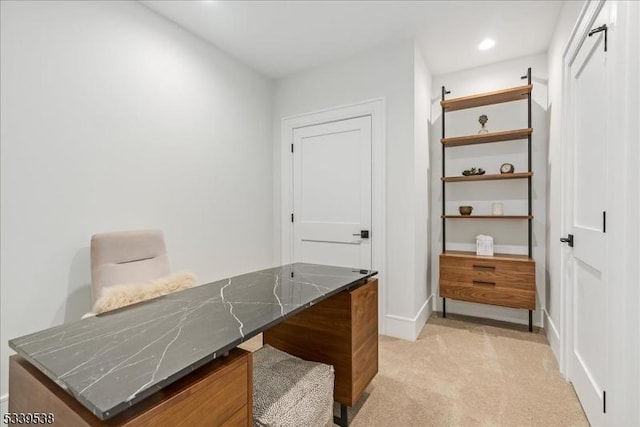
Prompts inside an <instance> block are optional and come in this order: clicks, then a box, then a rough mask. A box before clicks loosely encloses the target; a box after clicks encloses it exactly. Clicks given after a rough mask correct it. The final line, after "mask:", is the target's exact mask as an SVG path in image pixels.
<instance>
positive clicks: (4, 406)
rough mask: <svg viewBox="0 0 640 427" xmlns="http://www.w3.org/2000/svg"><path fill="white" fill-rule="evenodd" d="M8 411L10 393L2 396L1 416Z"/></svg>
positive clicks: (0, 400) (0, 402)
mask: <svg viewBox="0 0 640 427" xmlns="http://www.w3.org/2000/svg"><path fill="white" fill-rule="evenodd" d="M7 412H9V395H8V394H5V395H4V396H1V397H0V418H4V414H6V413H7Z"/></svg>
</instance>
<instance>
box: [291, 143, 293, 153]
mask: <svg viewBox="0 0 640 427" xmlns="http://www.w3.org/2000/svg"><path fill="white" fill-rule="evenodd" d="M291 152H292V153H293V144H291Z"/></svg>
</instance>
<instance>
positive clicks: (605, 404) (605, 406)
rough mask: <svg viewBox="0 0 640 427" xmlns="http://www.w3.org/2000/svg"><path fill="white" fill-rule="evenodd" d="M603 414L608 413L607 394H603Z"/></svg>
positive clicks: (604, 392)
mask: <svg viewBox="0 0 640 427" xmlns="http://www.w3.org/2000/svg"><path fill="white" fill-rule="evenodd" d="M602 412H603V413H605V414H606V413H607V392H606V391H603V392H602Z"/></svg>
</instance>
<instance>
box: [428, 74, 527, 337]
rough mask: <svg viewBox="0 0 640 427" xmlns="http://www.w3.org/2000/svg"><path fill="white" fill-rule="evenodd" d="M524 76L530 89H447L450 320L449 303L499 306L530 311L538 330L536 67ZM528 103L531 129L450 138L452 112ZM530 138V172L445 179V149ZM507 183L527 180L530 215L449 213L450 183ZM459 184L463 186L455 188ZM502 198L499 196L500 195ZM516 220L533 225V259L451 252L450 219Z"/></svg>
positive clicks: (446, 290) (445, 293)
mask: <svg viewBox="0 0 640 427" xmlns="http://www.w3.org/2000/svg"><path fill="white" fill-rule="evenodd" d="M523 78H526V79H527V80H528V84H527V85H523V86H518V87H514V88H509V89H504V90H499V91H495V92H489V93H483V94H479V95H472V96H465V97H460V98H454V99H445V97H446V95H447V94H448V93H449V92H448V91H447V90H446V88H445V87H444V86H443V87H442V101H441V102H440V105H441V107H442V138H441V140H440V142H441V144H442V177H441V181H442V215H441V218H442V254H441V255H440V296H441V297H442V298H443V300H442V301H443V314H444V316H445V317H446V299H447V298H452V299H456V300H462V301H468V302H476V303H483V304H492V305H499V306H503V307H512V308H522V309H527V310H529V330H530V331H531V330H533V322H532V310H535V307H536V280H535V261H534V260H533V257H532V227H533V214H532V177H533V171H532V168H531V142H532V141H531V135H532V133H533V128H532V127H531V91H532V89H533V85H532V84H531V68H529V69H528V71H527V75H526V76H524V77H523ZM520 100H526V101H527V103H528V126H527V127H526V128H523V129H514V130H508V131H501V132H490V133H482V134H478V135H465V136H456V137H447V136H446V132H445V130H446V128H445V123H446V120H445V116H446V114H447V113H449V112H452V111H457V110H462V109H466V108H474V107H480V106H485V105H493V104H499V103H504V102H513V101H520ZM522 139H526V140H527V142H528V144H527V149H528V157H527V158H528V170H527V171H516V172H513V173H504V174H490V175H474V176H446V175H445V165H446V149H448V148H451V147H460V146H465V145H476V144H490V143H495V142H503V141H515V140H522ZM506 179H510V180H511V179H522V180H527V181H528V187H527V188H528V212H527V213H522V214H520V215H478V214H476V215H458V214H447V213H446V209H445V205H446V194H447V192H446V185H447V184H449V183H461V184H464V183H473V182H479V181H494V180H506ZM456 185H458V184H456ZM497 196H499V195H497ZM474 219H482V220H487V219H490V220H496V221H504V220H515V221H519V220H522V221H528V255H515V254H499V255H498V254H496V255H495V256H492V257H487V256H477V255H476V254H475V252H462V251H449V250H447V240H446V235H447V233H446V231H447V221H449V220H456V221H457V220H474Z"/></svg>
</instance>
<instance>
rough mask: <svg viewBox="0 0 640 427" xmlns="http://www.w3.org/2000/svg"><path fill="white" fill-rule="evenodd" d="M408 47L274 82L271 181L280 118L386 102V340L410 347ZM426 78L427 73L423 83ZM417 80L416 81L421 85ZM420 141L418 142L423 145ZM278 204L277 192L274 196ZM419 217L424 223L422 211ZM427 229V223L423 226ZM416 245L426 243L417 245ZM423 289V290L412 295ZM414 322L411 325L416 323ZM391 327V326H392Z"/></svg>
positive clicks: (391, 47)
mask: <svg viewBox="0 0 640 427" xmlns="http://www.w3.org/2000/svg"><path fill="white" fill-rule="evenodd" d="M414 53H415V52H414V43H413V41H410V40H406V41H399V42H395V43H390V44H387V45H384V46H380V47H378V48H377V49H375V50H373V51H371V52H366V53H363V54H360V55H357V56H354V57H351V58H349V59H346V60H343V61H339V62H335V63H332V64H328V65H325V66H322V67H318V68H314V69H312V70H309V71H306V72H301V73H298V74H296V75H293V76H290V77H287V78H284V79H281V80H278V81H277V82H276V88H275V95H274V96H275V104H274V119H275V122H274V141H275V142H274V143H275V147H276V149H275V150H274V152H275V153H276V159H275V162H274V163H275V167H274V175H275V177H276V181H275V182H276V185H277V183H278V179H279V178H280V166H279V165H280V158H279V147H280V144H281V141H280V121H281V119H282V118H284V117H289V116H294V115H299V114H303V113H309V112H313V111H318V110H323V109H328V108H332V107H336V106H341V105H346V104H352V103H356V102H360V101H365V100H370V99H374V98H380V97H384V98H385V100H386V144H387V146H386V180H387V183H386V227H387V230H386V234H387V236H386V238H387V239H386V240H387V247H386V253H387V260H386V261H387V262H386V266H387V271H386V274H387V283H386V284H384V285H383V286H386V292H383V295H382V297H383V298H385V296H386V307H387V312H386V314H387V325H386V326H387V328H386V332H387V333H388V334H391V335H396V336H401V337H404V338H409V339H415V330H416V329H418V330H419V328H421V327H422V325H419V326H416V321H418V320H420V316H419V314H420V313H417V310H416V307H422V306H423V305H424V301H425V295H426V291H425V289H426V283H418V282H417V279H416V274H415V271H416V265H415V259H416V253H415V251H416V243H415V242H416V235H415V231H416V230H415V228H416V227H415V224H416V221H417V219H416V214H417V212H418V208H417V206H416V200H415V199H416V197H417V196H416V194H417V193H418V192H420V193H422V192H424V188H423V189H421V190H420V191H418V189H417V188H416V171H415V167H416V164H415V162H416V160H415V156H416V145H415V132H416V129H415V128H414V108H415V105H414V90H415V85H414V73H415V69H414ZM427 75H428V71H426V70H425V72H424V76H427ZM424 76H421V78H425V77H424ZM421 138H423V137H421ZM274 192H275V196H276V199H279V196H280V188H279V186H276V188H275V189H274ZM275 209H276V211H275V218H276V221H275V224H276V225H275V226H276V230H275V234H274V241H275V242H277V243H276V248H275V250H276V252H277V253H280V247H279V240H280V223H279V220H280V215H283V214H287V215H288V213H281V212H280V208H279V206H275ZM419 211H420V212H421V213H420V215H425V213H426V212H424V211H425V209H424V208H422V207H421V208H420V209H419ZM422 220H423V221H427V218H426V217H425V218H422ZM418 238H424V236H423V237H418ZM418 289H422V290H418ZM416 316H417V317H416ZM390 322H391V323H393V325H390Z"/></svg>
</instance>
